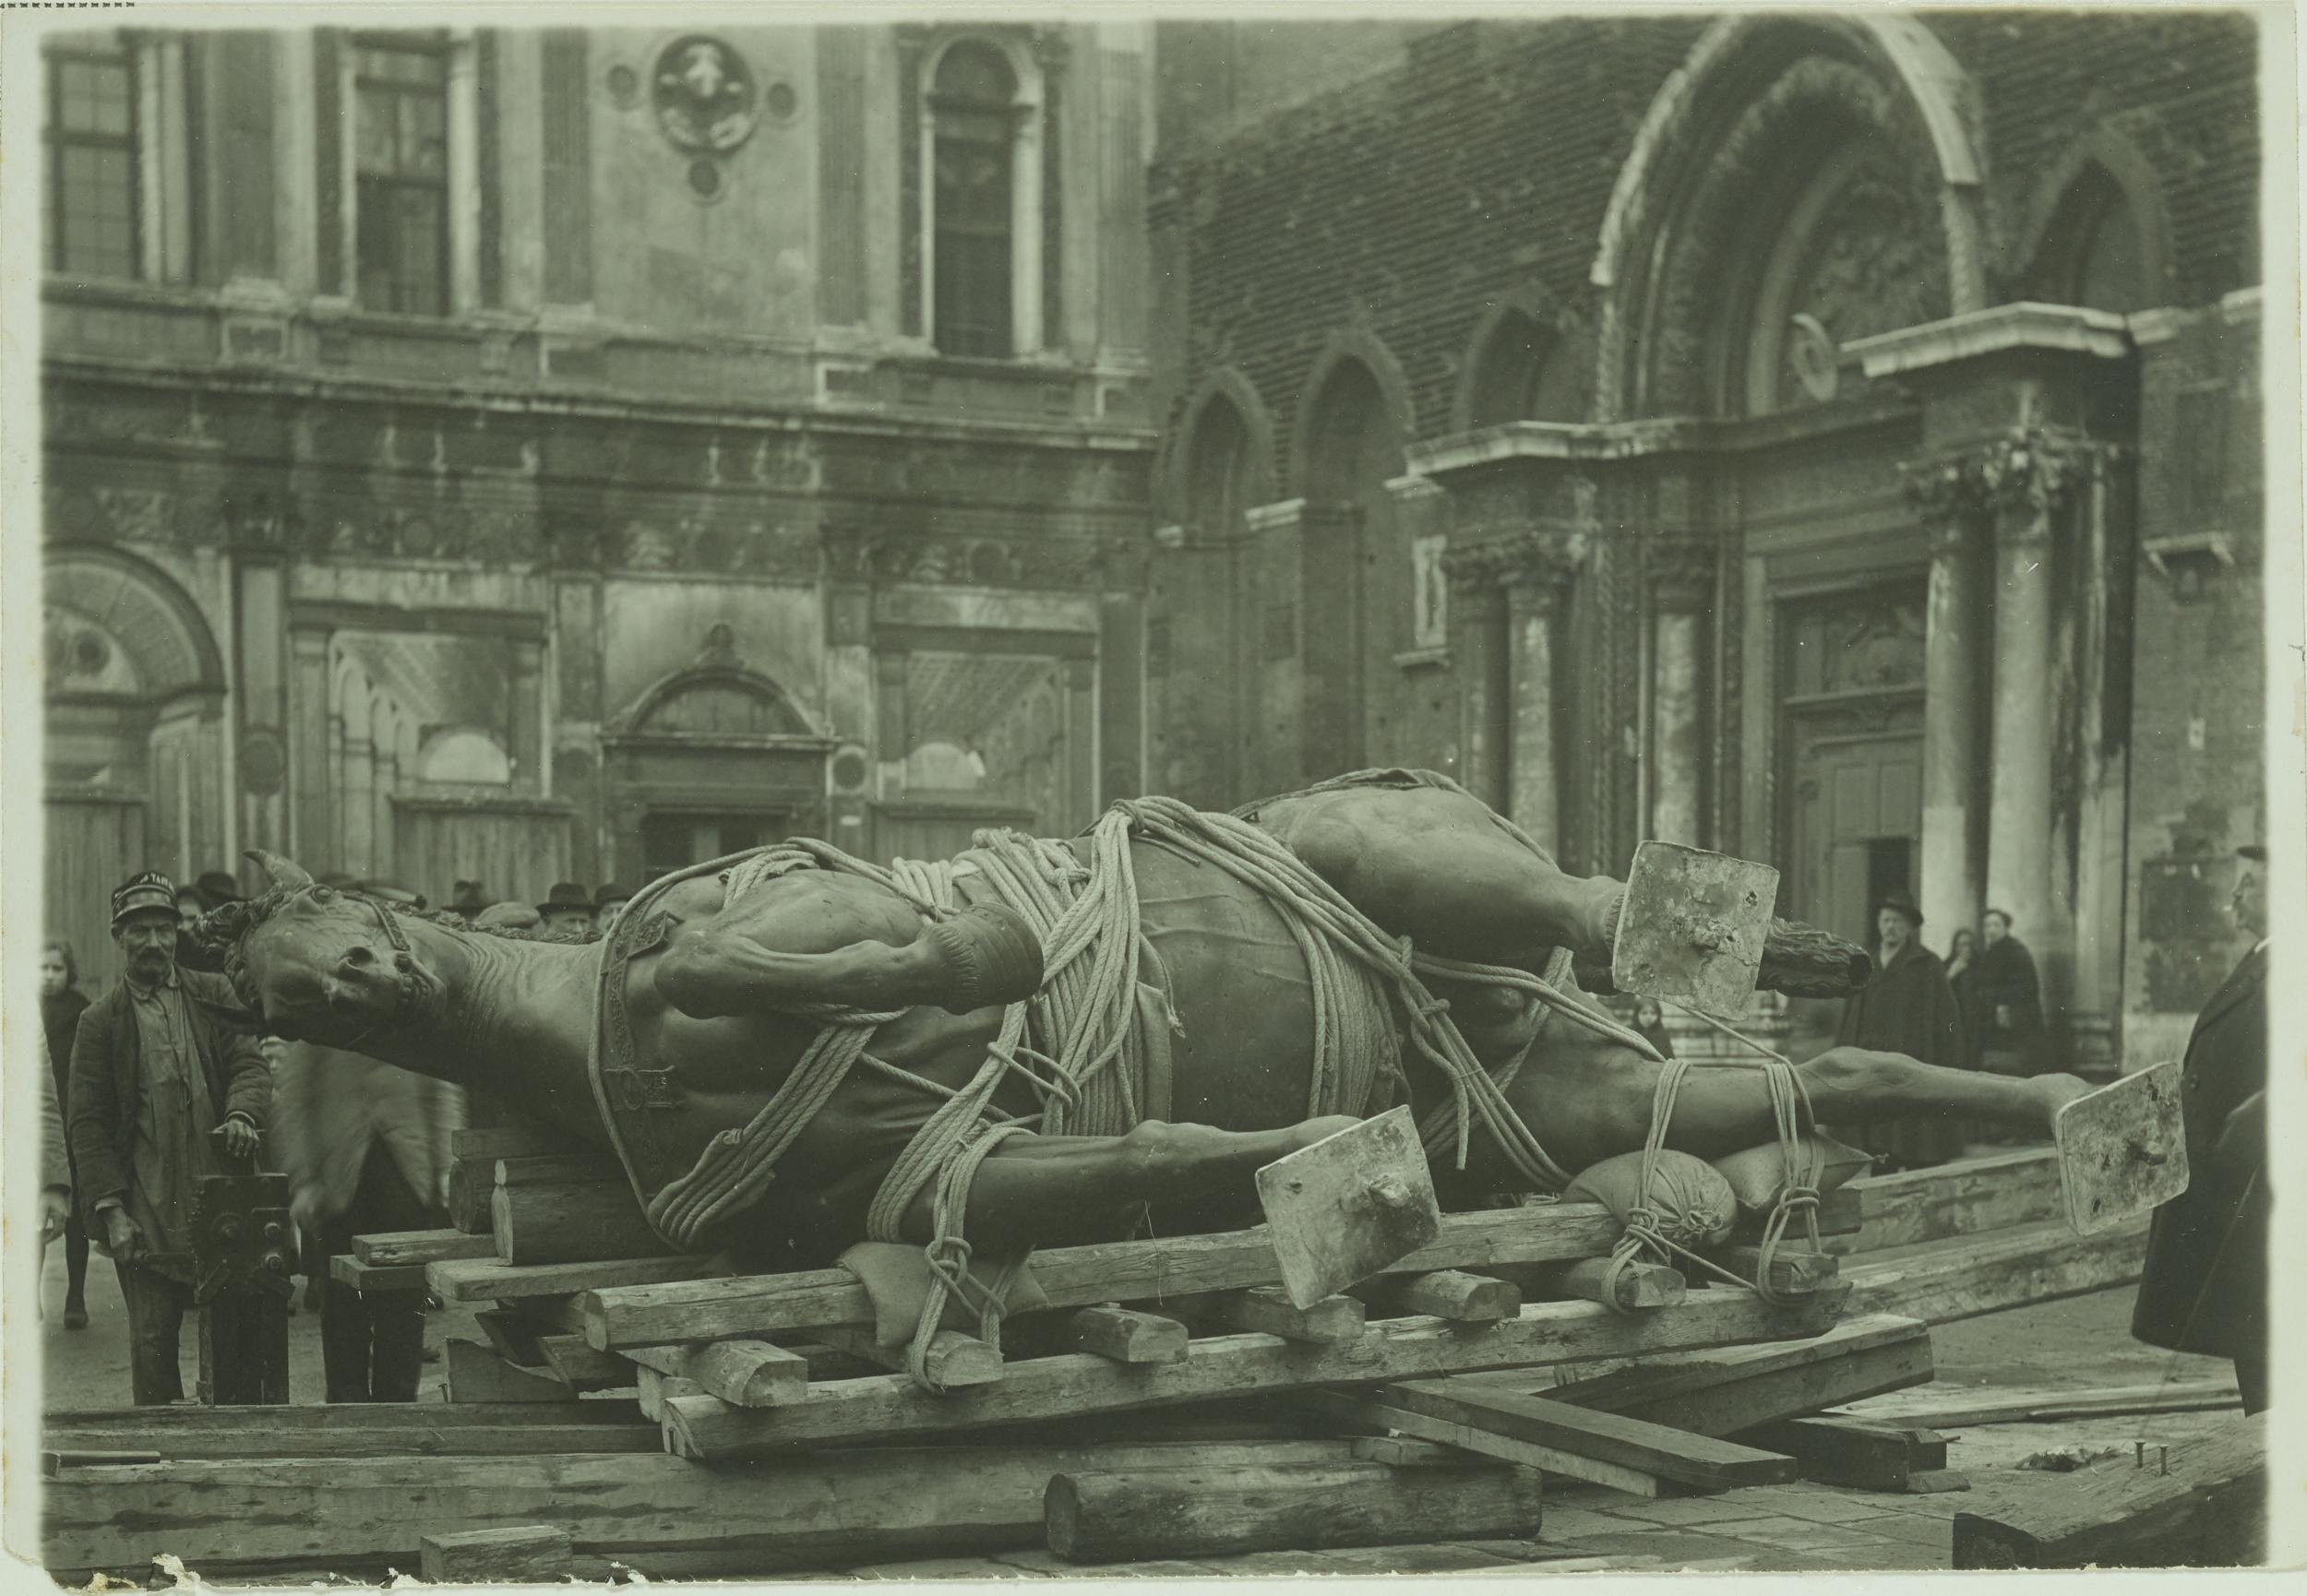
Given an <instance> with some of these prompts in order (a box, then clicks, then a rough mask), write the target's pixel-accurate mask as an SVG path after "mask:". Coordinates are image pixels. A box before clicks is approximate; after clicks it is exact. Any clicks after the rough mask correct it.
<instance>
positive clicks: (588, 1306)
mask: <svg viewBox="0 0 2307 1596" xmlns="http://www.w3.org/2000/svg"><path fill="white" fill-rule="evenodd" d="M1619 1231H1620V1225H1619V1222H1618V1221H1616V1220H1614V1219H1612V1218H1611V1217H1610V1213H1609V1210H1608V1209H1605V1208H1603V1207H1602V1206H1601V1205H1599V1204H1597V1203H1558V1204H1553V1205H1550V1206H1546V1207H1536V1208H1519V1209H1483V1210H1481V1211H1478V1212H1475V1213H1464V1214H1445V1215H1443V1216H1442V1230H1441V1234H1440V1237H1439V1238H1437V1240H1436V1241H1435V1242H1434V1244H1433V1245H1431V1246H1428V1247H1424V1248H1421V1249H1420V1250H1419V1251H1417V1252H1416V1253H1413V1254H1411V1255H1410V1256H1409V1257H1406V1258H1404V1259H1402V1260H1401V1262H1400V1264H1399V1265H1398V1266H1397V1268H1396V1271H1395V1272H1401V1273H1407V1274H1424V1273H1427V1272H1429V1271H1431V1270H1435V1269H1453V1268H1456V1269H1484V1268H1490V1267H1492V1266H1494V1265H1505V1264H1521V1263H1552V1262H1560V1261H1561V1260H1564V1259H1569V1258H1581V1257H1596V1256H1598V1255H1600V1254H1604V1253H1607V1252H1608V1251H1609V1250H1610V1247H1611V1246H1612V1245H1613V1244H1615V1243H1616V1242H1617V1240H1618V1236H1619ZM1278 1273H1279V1269H1278V1266H1277V1265H1276V1264H1275V1262H1274V1258H1273V1242H1272V1240H1271V1238H1270V1237H1269V1236H1268V1234H1267V1233H1266V1231H1265V1230H1264V1229H1263V1228H1262V1227H1261V1228H1259V1229H1255V1230H1247V1231H1228V1232H1222V1233H1215V1234H1211V1235H1191V1236H1173V1237H1166V1238H1163V1239H1160V1240H1153V1241H1144V1240H1141V1241H1130V1242H1106V1243H1100V1244H1098V1245H1093V1246H1080V1247H1052V1248H1049V1249H1048V1250H1046V1251H1044V1252H1039V1253H1036V1254H1034V1261H1033V1277H1034V1284H1035V1285H1036V1286H1037V1287H1039V1288H1040V1290H1041V1292H1042V1294H1043V1296H1044V1297H1045V1298H1046V1300H1047V1304H1048V1305H1049V1306H1050V1307H1053V1308H1065V1307H1090V1306H1094V1305H1095V1304H1100V1303H1107V1302H1117V1303H1123V1304H1162V1303H1165V1301H1166V1300H1168V1299H1171V1298H1176V1297H1180V1296H1191V1295H1194V1294H1197V1293H1200V1292H1212V1291H1233V1290H1241V1289H1245V1288H1248V1287H1251V1286H1261V1285H1270V1284H1272V1283H1273V1281H1274V1280H1276V1278H1277V1277H1278ZM670 1278H671V1277H666V1279H668V1280H669V1279H670ZM584 1307H585V1316H586V1321H587V1324H586V1338H587V1339H588V1340H591V1341H592V1344H593V1345H594V1346H596V1347H598V1348H600V1349H602V1350H603V1351H604V1352H607V1351H612V1350H614V1349H616V1348H618V1347H639V1346H649V1345H651V1344H656V1343H663V1342H669V1341H711V1340H724V1339H727V1338H729V1337H732V1336H768V1335H773V1334H776V1333H779V1332H781V1331H797V1330H812V1329H815V1328H818V1327H819V1326H823V1325H841V1324H870V1323H872V1322H873V1304H872V1300H871V1299H870V1298H868V1297H867V1295H866V1291H865V1287H864V1286H863V1285H862V1284H860V1283H859V1282H858V1280H857V1278H856V1277H855V1275H853V1274H851V1273H850V1272H849V1271H848V1270H846V1269H841V1268H832V1269H813V1270H808V1271H806V1272H802V1273H795V1274H787V1275H739V1276H729V1277H726V1278H722V1279H711V1280H708V1279H699V1280H689V1281H687V1282H685V1283H682V1284H678V1285H675V1284H663V1285H642V1284H635V1285H632V1286H627V1287H616V1286H609V1285H604V1286H602V1287H598V1288H593V1289H592V1291H591V1294H590V1295H589V1296H588V1297H587V1299H586V1301H585V1304H584Z"/></svg>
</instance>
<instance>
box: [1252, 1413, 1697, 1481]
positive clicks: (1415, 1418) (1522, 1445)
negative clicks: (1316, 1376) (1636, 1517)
mask: <svg viewBox="0 0 2307 1596" xmlns="http://www.w3.org/2000/svg"><path fill="white" fill-rule="evenodd" d="M1291 1400H1292V1401H1293V1402H1295V1403H1297V1404H1298V1405H1300V1407H1301V1408H1302V1410H1303V1411H1306V1412H1308V1413H1312V1414H1319V1415H1321V1416H1322V1417H1324V1418H1327V1419H1330V1420H1333V1421H1336V1422H1342V1423H1357V1424H1369V1425H1372V1426H1381V1427H1383V1428H1385V1429H1388V1430H1391V1431H1393V1432H1394V1433H1395V1435H1398V1436H1404V1437H1408V1438H1411V1439H1412V1440H1414V1441H1416V1442H1417V1443H1421V1444H1424V1445H1428V1446H1438V1447H1442V1448H1444V1449H1445V1450H1447V1451H1450V1452H1454V1453H1456V1454H1457V1455H1458V1456H1459V1457H1461V1458H1465V1457H1483V1458H1488V1459H1492V1460H1494V1461H1497V1462H1502V1463H1512V1464H1516V1465H1518V1466H1520V1467H1522V1468H1525V1469H1536V1470H1537V1471H1539V1472H1540V1473H1542V1474H1551V1475H1553V1476H1555V1477H1556V1478H1558V1479H1563V1480H1578V1481H1582V1482H1584V1483H1586V1484H1589V1485H1601V1486H1604V1487H1606V1488H1608V1489H1609V1490H1613V1491H1623V1492H1625V1493H1626V1494H1627V1495H1630V1496H1656V1495H1658V1494H1659V1492H1660V1488H1661V1487H1660V1483H1659V1480H1658V1477H1657V1476H1656V1474H1645V1473H1644V1472H1643V1471H1641V1470H1639V1469H1630V1468H1627V1467H1626V1466H1625V1465H1623V1464H1621V1463H1613V1462H1609V1461H1607V1460H1605V1459H1599V1458H1590V1457H1587V1456H1584V1454H1582V1453H1579V1452H1574V1451H1564V1450H1563V1449H1562V1448H1560V1447H1549V1446H1545V1445H1542V1444H1540V1443H1539V1442H1536V1441H1532V1440H1528V1439H1526V1438H1524V1437H1521V1436H1517V1435H1500V1434H1499V1433H1498V1432H1497V1431H1495V1430H1490V1429H1486V1428H1484V1427H1482V1426H1481V1425H1478V1424H1473V1423H1462V1422H1460V1421H1458V1420H1454V1419H1444V1418H1438V1417H1436V1416H1434V1415H1433V1414H1430V1413H1420V1412H1415V1411H1411V1410H1410V1409H1407V1408H1397V1407H1390V1406H1388V1405H1387V1404H1386V1403H1385V1402H1383V1401H1379V1400H1375V1399H1361V1398H1356V1397H1350V1396H1345V1395H1343V1394H1341V1393H1337V1392H1333V1391H1303V1392H1300V1393H1298V1394H1297V1396H1296V1397H1293V1398H1292V1399H1291ZM1382 1460H1385V1459H1381V1461H1382Z"/></svg>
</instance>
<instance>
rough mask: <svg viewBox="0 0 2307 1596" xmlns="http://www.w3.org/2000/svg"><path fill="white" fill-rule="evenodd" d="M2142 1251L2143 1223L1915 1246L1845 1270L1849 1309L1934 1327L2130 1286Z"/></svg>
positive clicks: (2030, 1230) (2043, 1229) (2035, 1229)
mask: <svg viewBox="0 0 2307 1596" xmlns="http://www.w3.org/2000/svg"><path fill="white" fill-rule="evenodd" d="M2145 1257H2146V1223H2145V1222H2144V1221H2141V1222H2138V1223H2135V1224H2131V1225H2125V1226H2122V1227H2120V1228H2118V1229H2114V1230H2108V1231H2101V1232H2099V1233H2098V1234H2096V1235H2088V1236H2078V1235H2076V1234H2075V1233H2074V1232H2073V1231H2071V1230H2069V1229H2068V1228H2067V1227H2066V1225H2065V1224H2063V1223H2056V1224H2043V1225H2027V1226H2023V1227H2022V1228H2020V1229H2018V1230H2014V1231H2006V1232H2003V1233H1999V1234H1995V1235H1990V1236H1981V1237H1976V1238H1971V1239H1966V1240H1961V1241H1954V1242H1944V1243H1939V1244H1936V1245H1931V1246H1928V1247H1919V1248H1916V1249H1915V1250H1914V1251H1913V1252H1911V1253H1907V1254H1903V1255H1901V1256H1899V1257H1894V1258H1883V1259H1874V1260H1867V1261H1864V1262H1859V1263H1857V1264H1854V1265H1853V1267H1851V1268H1847V1269H1845V1270H1844V1271H1843V1281H1844V1283H1845V1284H1847V1286H1848V1287H1849V1288H1850V1311H1851V1312H1853V1313H1868V1314H1901V1315H1904V1316H1907V1317H1908V1318H1916V1319H1921V1320H1924V1321H1925V1322H1927V1323H1930V1324H1933V1325H1942V1324H1948V1323H1951V1322H1953V1321H1954V1320H1956V1319H1966V1318H1971V1317H1973V1316H1977V1315H1979V1314H1991V1313H1998V1312H2000V1311H2001V1310H2002V1309H2004V1308H2014V1307H2022V1306H2027V1305H2031V1304H2037V1303H2047V1302H2053V1301H2056V1300H2057V1299H2058V1298H2061V1297H2074V1296H2081V1295H2083V1294H2085V1293H2086V1292H2096V1291H2103V1290H2105V1289H2106V1288H2107V1287H2109V1286H2122V1285H2129V1284H2131V1283H2133V1282H2134V1281H2135V1280H2138V1278H2139V1268H2140V1264H2141V1262H2142V1261H2143V1260H2144V1258H2145Z"/></svg>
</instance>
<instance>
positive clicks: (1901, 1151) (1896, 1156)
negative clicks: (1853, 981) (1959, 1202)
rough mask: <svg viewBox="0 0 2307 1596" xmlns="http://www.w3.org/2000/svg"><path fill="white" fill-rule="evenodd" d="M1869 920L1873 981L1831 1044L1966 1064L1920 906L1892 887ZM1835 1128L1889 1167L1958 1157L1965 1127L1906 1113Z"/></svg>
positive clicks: (1966, 1051)
mask: <svg viewBox="0 0 2307 1596" xmlns="http://www.w3.org/2000/svg"><path fill="white" fill-rule="evenodd" d="M1874 920H1875V934H1876V937H1877V942H1876V946H1875V948H1874V967H1875V973H1874V979H1873V980H1872V981H1870V982H1869V983H1867V984H1866V985H1865V987H1864V988H1862V989H1861V990H1860V991H1859V993H1858V994H1857V995H1854V996H1852V997H1851V998H1849V999H1848V1000H1847V1002H1846V1003H1845V1004H1844V1005H1843V1018H1842V1025H1841V1027H1840V1028H1839V1029H1838V1030H1836V1031H1835V1044H1836V1045H1837V1046H1844V1047H1854V1046H1855V1047H1864V1048H1871V1049H1873V1050H1875V1051H1877V1052H1881V1053H1903V1054H1906V1055H1907V1057H1909V1058H1912V1059H1916V1060H1919V1062H1921V1063H1923V1064H1936V1065H1942V1066H1946V1067H1947V1068H1950V1069H1968V1068H1971V1067H1973V1066H1974V1061H1973V1059H1972V1056H1971V1053H1970V1048H1969V1045H1968V1042H1967V1041H1966V1038H1965V1035H1964V1031H1963V1019H1962V1011H1961V1010H1960V1009H1959V1008H1957V1007H1956V1006H1955V1003H1954V988H1953V987H1952V986H1950V985H1949V984H1948V983H1947V979H1946V966H1945V965H1944V964H1942V963H1941V962H1940V961H1939V956H1938V955H1937V954H1935V953H1933V952H1931V951H1930V949H1929V948H1927V947H1924V946H1923V945H1922V942H1921V939H1920V937H1919V935H1918V934H1919V932H1920V931H1921V930H1922V911H1921V910H1920V909H1919V908H1917V907H1916V906H1915V900H1914V899H1913V898H1911V897H1909V896H1908V895H1907V894H1906V893H1904V892H1894V893H1892V894H1891V895H1890V896H1889V897H1887V898H1885V899H1883V901H1882V903H1881V904H1880V905H1878V906H1877V908H1876V910H1875V915H1874ZM1836 1134H1837V1135H1839V1136H1841V1137H1843V1138H1844V1139H1845V1140H1847V1141H1851V1142H1854V1143H1856V1144H1857V1145H1858V1146H1859V1147H1861V1148H1864V1149H1866V1150H1867V1151H1869V1152H1871V1153H1874V1154H1876V1155H1877V1156H1878V1157H1880V1158H1883V1159H1885V1160H1887V1161H1888V1162H1889V1163H1890V1165H1891V1166H1892V1167H1894V1168H1900V1169H1912V1168H1916V1167H1919V1166H1921V1165H1924V1164H1934V1163H1944V1162H1945V1161H1947V1160H1949V1159H1951V1158H1955V1157H1959V1156H1960V1155H1961V1153H1962V1150H1963V1143H1964V1140H1965V1138H1966V1135H1967V1125H1966V1122H1965V1121H1963V1120H1959V1119H1929V1118H1913V1119H1907V1120H1902V1121H1900V1122H1898V1123H1896V1124H1894V1125H1880V1126H1838V1127H1837V1128H1836Z"/></svg>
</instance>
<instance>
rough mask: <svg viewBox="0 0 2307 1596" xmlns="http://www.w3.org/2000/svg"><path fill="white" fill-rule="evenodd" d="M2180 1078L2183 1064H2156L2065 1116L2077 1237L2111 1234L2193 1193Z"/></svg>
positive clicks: (2060, 1128)
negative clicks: (2176, 1199)
mask: <svg viewBox="0 0 2307 1596" xmlns="http://www.w3.org/2000/svg"><path fill="white" fill-rule="evenodd" d="M2179 1080H2180V1070H2179V1066H2178V1065H2176V1064H2158V1065H2155V1066H2152V1067H2150V1068H2147V1069H2143V1070H2140V1071H2139V1072H2138V1073H2137V1074H2135V1075H2127V1076H2124V1077H2123V1078H2122V1079H2121V1080H2118V1081H2116V1082H2115V1083H2114V1084H2113V1085H2111V1086H2102V1087H2100V1088H2099V1089H2098V1090H2097V1091H2092V1092H2086V1093H2084V1095H2082V1096H2081V1097H2078V1098H2076V1099H2075V1100H2074V1102H2070V1103H2068V1104H2067V1105H2066V1106H2065V1107H2063V1108H2062V1109H2061V1110H2060V1111H2059V1113H2058V1117H2057V1118H2056V1119H2055V1120H2054V1121H2053V1133H2054V1135H2055V1136H2056V1137H2057V1138H2058V1143H2059V1177H2060V1185H2061V1186H2062V1187H2063V1188H2064V1190H2065V1192H2066V1197H2067V1224H2068V1225H2069V1226H2070V1227H2071V1228H2072V1229H2073V1230H2074V1232H2075V1233H2076V1234H2078V1235H2090V1234H2092V1233H2094V1232H2097V1231H2104V1230H2111V1229H2113V1228H2114V1227H2115V1226H2117V1225H2120V1224H2122V1223H2124V1222H2126V1221H2130V1220H2134V1219H2136V1218H2137V1217H2138V1216H2139V1215H2141V1214H2144V1213H2147V1212H2150V1211H2152V1210H2153V1209H2158V1208H2159V1207H2161V1206H2162V1205H2163V1204H2164V1203H2167V1202H2169V1201H2170V1199H2171V1198H2173V1197H2177V1196H2178V1195H2179V1194H2180V1193H2181V1192H2183V1191H2185V1190H2186V1189H2187V1177H2188V1171H2187V1130H2186V1121H2185V1116H2184V1113H2183V1111H2182V1109H2181V1105H2180V1094H2179Z"/></svg>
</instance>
